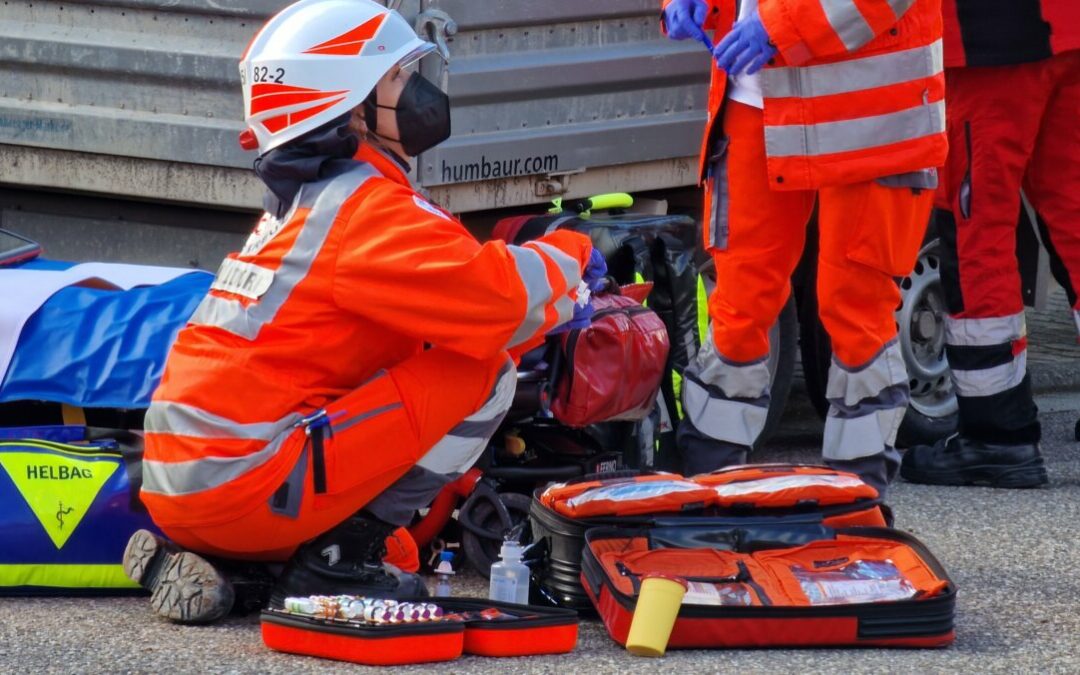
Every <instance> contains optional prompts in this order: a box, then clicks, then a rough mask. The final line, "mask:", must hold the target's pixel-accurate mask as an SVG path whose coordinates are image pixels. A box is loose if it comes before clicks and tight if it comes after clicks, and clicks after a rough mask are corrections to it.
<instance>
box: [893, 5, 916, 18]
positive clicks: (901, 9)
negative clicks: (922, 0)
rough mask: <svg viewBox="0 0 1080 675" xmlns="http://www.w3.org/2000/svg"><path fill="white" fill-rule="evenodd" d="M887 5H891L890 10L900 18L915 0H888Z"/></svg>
mask: <svg viewBox="0 0 1080 675" xmlns="http://www.w3.org/2000/svg"><path fill="white" fill-rule="evenodd" d="M888 2H889V7H892V11H893V13H894V14H896V18H897V19H900V18H902V17H903V16H904V14H906V13H907V11H908V10H909V9H911V6H912V5H914V4H915V0H888Z"/></svg>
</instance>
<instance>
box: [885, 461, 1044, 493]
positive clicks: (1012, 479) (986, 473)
mask: <svg viewBox="0 0 1080 675" xmlns="http://www.w3.org/2000/svg"><path fill="white" fill-rule="evenodd" d="M900 475H901V476H902V477H903V478H904V480H907V481H910V482H912V483H923V484H926V485H985V486H988V487H995V488H1009V489H1024V488H1037V487H1039V486H1042V485H1046V484H1047V483H1048V482H1050V478H1049V476H1047V474H1046V465H1045V464H1044V463H1043V460H1042V457H1036V458H1035V459H1031V460H1028V461H1027V462H1024V463H1023V464H1014V465H1011V466H1001V465H999V464H985V465H982V466H969V467H965V468H963V469H954V470H952V471H934V472H925V471H920V470H918V469H913V468H911V467H906V466H903V465H901V466H900Z"/></svg>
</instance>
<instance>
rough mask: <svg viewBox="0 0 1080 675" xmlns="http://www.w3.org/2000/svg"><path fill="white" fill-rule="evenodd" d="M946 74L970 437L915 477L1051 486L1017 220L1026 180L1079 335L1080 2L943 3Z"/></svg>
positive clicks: (955, 350)
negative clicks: (1031, 362) (1042, 449)
mask: <svg viewBox="0 0 1080 675" xmlns="http://www.w3.org/2000/svg"><path fill="white" fill-rule="evenodd" d="M943 10H944V17H945V65H946V70H945V79H946V82H947V86H948V90H949V96H948V99H947V100H948V118H949V140H950V147H951V149H952V151H951V152H950V153H949V159H948V163H947V164H946V166H945V170H944V171H943V182H942V190H941V193H940V194H939V199H942V200H944V201H946V202H947V207H948V209H949V210H950V211H951V212H952V215H953V221H954V222H953V221H948V222H946V223H945V224H944V227H943V230H942V232H941V243H942V269H941V281H942V284H943V285H944V290H945V300H946V303H947V308H948V311H949V316H948V317H947V318H946V323H945V353H946V355H947V356H948V359H949V366H950V368H951V370H952V381H953V386H954V388H955V391H956V399H957V402H958V403H959V408H960V411H959V412H960V428H959V434H958V435H956V436H953V437H951V438H949V439H947V440H944V441H940V442H939V443H937V444H936V445H934V446H920V447H915V448H912V449H910V450H909V451H908V452H907V453H906V454H905V455H904V461H903V465H902V466H901V468H900V473H901V475H903V477H904V478H905V479H907V480H910V481H913V482H916V483H935V484H940V485H968V484H975V483H979V484H988V485H993V486H994V487H1014V488H1022V487H1035V486H1038V485H1042V484H1044V483H1046V481H1047V476H1046V469H1045V467H1044V466H1043V460H1042V456H1041V455H1040V453H1039V440H1040V438H1041V430H1040V427H1039V421H1038V419H1037V413H1038V410H1037V409H1036V407H1035V402H1034V400H1033V399H1032V394H1031V380H1030V378H1029V376H1028V374H1027V336H1026V329H1025V325H1024V305H1023V301H1022V298H1021V293H1020V272H1019V267H1018V264H1017V259H1016V225H1017V214H1018V213H1019V212H1020V189H1021V188H1023V190H1024V194H1026V195H1027V197H1028V199H1029V200H1030V201H1031V204H1032V205H1033V206H1034V207H1035V210H1036V212H1038V214H1039V215H1040V216H1041V219H1042V221H1043V222H1041V223H1040V238H1041V239H1042V243H1043V245H1044V246H1045V247H1046V250H1047V251H1048V252H1049V253H1050V258H1051V270H1052V271H1053V272H1054V276H1055V277H1056V278H1057V280H1058V281H1059V282H1060V283H1061V285H1062V286H1064V287H1065V291H1066V293H1067V294H1068V298H1069V303H1070V304H1071V305H1072V307H1073V316H1074V318H1075V319H1076V324H1077V329H1078V330H1080V301H1078V299H1077V288H1080V3H1078V2H1076V0H1009V1H1005V0H994V1H990V0H945V3H944V5H943Z"/></svg>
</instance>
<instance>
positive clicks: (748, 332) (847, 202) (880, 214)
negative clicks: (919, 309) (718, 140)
mask: <svg viewBox="0 0 1080 675" xmlns="http://www.w3.org/2000/svg"><path fill="white" fill-rule="evenodd" d="M723 124H724V134H725V136H727V138H728V144H727V176H726V179H727V187H726V190H723V189H722V188H721V190H720V193H719V194H718V191H717V190H716V189H711V190H709V191H707V193H706V203H705V213H706V214H710V213H713V203H714V200H717V199H723V200H726V203H727V208H726V209H721V212H720V213H719V214H718V216H714V217H711V218H709V217H707V218H706V224H707V225H706V232H705V242H706V246H707V247H708V248H709V251H710V253H711V254H712V256H713V259H714V261H715V262H716V274H717V279H716V288H717V292H715V293H713V295H712V297H710V298H709V316H710V318H711V319H712V331H713V339H714V340H715V344H716V347H717V350H718V351H719V352H720V354H721V355H722V356H723V357H725V358H726V359H727V360H729V361H732V362H741V363H745V362H751V361H755V360H758V359H760V358H762V357H763V356H765V355H767V354H768V352H769V343H768V331H769V328H770V327H771V326H772V325H773V323H774V322H775V321H776V318H777V316H779V314H780V310H781V309H783V307H784V304H785V303H786V302H787V299H788V295H789V294H790V292H791V289H790V279H791V275H792V273H793V272H794V270H795V266H796V265H797V264H798V262H799V258H800V257H801V256H802V252H803V247H804V245H805V243H806V226H807V223H808V221H809V220H810V216H811V214H812V212H813V209H814V202H815V199H816V200H817V202H818V227H819V230H820V233H821V234H820V237H821V239H820V254H819V258H818V281H817V293H818V300H819V307H820V310H821V320H822V322H823V323H824V325H825V329H826V330H827V331H828V333H829V336H830V337H831V338H832V347H833V353H834V354H835V356H836V358H837V360H838V361H840V362H841V363H842V364H844V365H846V366H848V367H850V368H857V367H858V366H860V365H862V364H865V363H867V362H868V361H870V360H871V359H872V358H874V356H875V355H876V354H878V353H879V352H881V350H882V349H883V348H884V347H885V345H886V344H887V343H888V342H889V341H890V340H892V339H893V338H894V337H896V322H895V320H894V318H893V312H894V310H895V309H896V307H897V305H898V304H899V302H900V292H899V289H898V287H897V285H896V281H895V277H900V276H905V275H907V274H908V273H910V272H911V269H912V266H913V265H914V264H915V259H916V257H917V255H918V252H919V248H920V246H921V244H922V240H923V236H924V234H925V231H926V224H927V220H928V218H929V215H930V208H931V206H932V201H933V190H921V191H913V190H912V189H911V188H907V187H899V188H898V187H886V186H884V185H881V184H879V183H877V182H875V181H868V182H862V183H855V184H852V185H838V186H830V187H823V188H821V189H819V190H817V191H814V190H782V189H774V187H778V186H772V185H770V184H769V181H768V176H767V174H766V170H765V133H764V126H763V123H762V111H761V110H760V109H758V108H754V107H752V106H748V105H745V104H742V103H738V102H736V101H731V100H729V101H728V102H727V109H726V112H725V114H724V121H723ZM714 178H715V177H714ZM725 221H726V222H725Z"/></svg>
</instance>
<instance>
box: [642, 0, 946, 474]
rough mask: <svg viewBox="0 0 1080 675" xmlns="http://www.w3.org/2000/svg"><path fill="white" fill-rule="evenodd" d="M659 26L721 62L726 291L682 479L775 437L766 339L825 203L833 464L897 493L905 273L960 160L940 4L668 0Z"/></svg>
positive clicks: (712, 100)
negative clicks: (955, 155) (948, 108)
mask: <svg viewBox="0 0 1080 675" xmlns="http://www.w3.org/2000/svg"><path fill="white" fill-rule="evenodd" d="M663 23H664V26H665V28H666V30H667V32H668V35H669V37H671V38H673V39H686V38H693V39H696V40H699V41H701V42H703V43H705V44H706V46H709V47H710V48H711V49H712V54H713V57H714V59H713V60H714V63H713V68H712V84H711V86H710V90H709V106H708V118H707V122H706V127H705V137H704V141H703V143H702V150H701V171H702V178H703V181H704V184H705V209H704V214H705V216H704V223H705V225H704V237H705V242H704V243H705V246H706V248H707V249H708V251H709V253H711V254H712V257H713V260H714V261H715V263H716V277H717V278H716V286H717V287H716V290H715V291H714V293H713V294H712V297H711V298H710V299H709V316H710V318H711V320H712V327H711V328H712V329H711V331H710V333H711V338H712V339H711V340H705V343H704V344H703V345H702V348H701V350H700V352H699V354H698V356H697V359H696V361H695V362H693V363H692V364H691V365H690V366H689V367H688V368H687V371H686V375H685V381H684V383H683V409H684V411H685V419H684V420H683V422H682V424H681V426H680V428H679V432H678V445H679V449H680V452H681V454H682V456H683V460H684V466H685V469H686V471H687V473H695V472H701V471H710V470H713V469H716V468H719V467H722V466H725V465H730V464H736V463H741V462H743V461H745V460H746V457H747V453H748V451H749V449H750V447H751V445H752V444H753V443H754V441H755V440H756V439H757V437H758V435H759V434H760V433H761V431H762V429H763V428H764V425H765V417H766V413H767V411H768V406H769V372H768V369H767V367H766V357H767V355H768V351H769V345H768V337H767V334H768V330H769V327H770V326H772V324H773V323H774V322H775V320H776V318H777V316H778V315H779V313H780V310H781V308H782V307H783V306H784V303H785V302H786V301H787V298H788V294H789V293H790V292H791V289H790V282H789V280H790V277H791V274H792V271H793V270H794V269H795V266H796V264H797V263H798V261H799V258H800V256H801V254H802V250H803V245H804V243H805V239H806V226H807V221H808V220H809V218H810V216H811V212H812V211H813V209H814V204H815V201H817V203H818V225H819V228H820V233H821V241H820V256H819V259H818V286H817V293H818V297H819V303H820V307H821V319H822V321H823V323H824V324H825V328H826V329H827V330H828V332H829V335H830V337H831V338H832V346H833V362H832V366H831V368H830V371H829V383H828V390H827V396H828V398H829V402H830V409H829V415H828V418H827V420H826V422H825V438H824V449H823V454H824V457H825V461H826V462H827V463H828V464H830V465H832V466H834V467H837V468H840V469H845V470H850V471H854V472H855V473H858V474H859V475H861V476H862V477H863V479H865V480H866V481H867V482H868V483H870V484H872V485H873V486H875V487H876V488H878V489H879V490H880V491H882V493H884V491H885V489H886V487H887V485H888V483H889V481H890V480H891V479H892V478H893V477H894V475H895V473H896V470H897V467H898V465H899V460H900V457H899V454H898V453H897V451H896V449H895V448H894V445H893V444H894V439H895V437H896V431H897V428H898V427H899V425H900V422H901V420H902V418H903V416H904V411H905V408H906V406H907V402H908V395H909V391H908V384H907V376H906V373H905V368H904V361H903V358H902V356H901V353H900V350H899V348H898V345H897V340H896V334H897V330H896V323H895V320H894V318H893V311H894V310H895V308H896V306H897V304H898V303H899V300H900V296H899V290H898V289H897V286H896V283H895V281H894V277H898V276H903V275H906V274H908V273H909V272H910V271H911V268H912V266H913V265H914V262H915V258H916V255H917V253H918V250H919V247H920V245H921V243H922V238H923V234H924V231H925V228H926V223H927V219H928V216H929V212H930V208H931V201H932V199H933V189H934V188H935V187H936V185H937V177H936V172H935V170H934V168H933V167H937V166H940V165H941V164H942V163H943V161H944V159H945V155H946V150H947V142H946V136H945V103H944V100H943V97H944V75H943V73H942V52H941V8H940V4H939V1H938V0H758V2H755V1H754V0H742V2H740V3H736V2H735V0H669V1H668V2H666V3H665V8H664V12H663ZM705 31H712V32H713V33H714V36H719V37H722V39H721V40H720V41H719V42H718V43H717V44H716V45H715V47H713V46H712V40H710V38H709V37H708V36H707V35H706V33H705ZM759 69H760V72H758V70H759Z"/></svg>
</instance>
